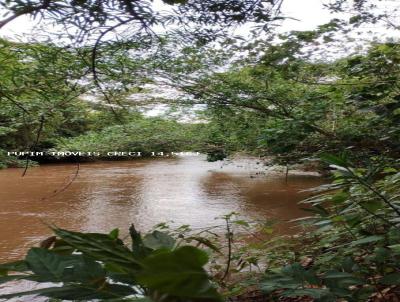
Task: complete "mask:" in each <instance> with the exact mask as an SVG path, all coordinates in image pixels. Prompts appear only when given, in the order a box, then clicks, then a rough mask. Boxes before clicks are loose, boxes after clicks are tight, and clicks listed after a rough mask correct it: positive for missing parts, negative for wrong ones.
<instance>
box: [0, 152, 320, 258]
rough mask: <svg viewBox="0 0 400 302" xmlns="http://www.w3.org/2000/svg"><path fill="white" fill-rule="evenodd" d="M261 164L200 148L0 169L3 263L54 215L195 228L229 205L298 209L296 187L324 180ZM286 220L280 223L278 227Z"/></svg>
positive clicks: (261, 210)
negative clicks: (225, 158) (210, 158)
mask: <svg viewBox="0 0 400 302" xmlns="http://www.w3.org/2000/svg"><path fill="white" fill-rule="evenodd" d="M264 170H265V167H264V166H263V165H262V164H261V163H258V162H255V161H251V162H249V161H246V160H245V161H239V162H233V163H229V164H224V163H221V162H216V163H209V162H206V161H205V160H204V158H203V157H202V156H193V157H184V158H176V159H141V160H135V161H117V162H116V161H113V162H95V163H85V164H81V165H80V168H79V173H76V172H77V166H76V165H74V164H51V165H42V166H40V167H35V168H30V169H29V170H28V173H27V175H26V176H25V177H21V174H22V169H6V170H1V171H0V205H1V208H0V263H1V262H5V261H10V260H15V259H18V258H21V257H22V256H23V255H24V254H25V253H26V251H27V249H28V248H29V247H30V246H32V245H35V244H38V242H40V241H41V240H43V239H45V238H46V237H48V236H49V235H51V232H50V231H49V229H48V227H47V226H46V224H51V223H54V224H56V225H57V226H59V227H62V228H67V229H72V230H81V231H96V232H108V231H110V230H112V229H114V228H116V227H118V228H121V230H125V231H126V230H127V228H128V227H129V225H130V224H131V223H134V224H135V225H136V227H137V228H138V229H140V230H148V229H150V228H151V227H152V226H153V225H155V224H157V223H160V222H168V221H173V223H172V224H174V225H181V224H190V225H192V226H193V227H199V228H200V227H205V226H211V225H215V224H217V223H218V222H217V221H216V220H215V219H214V218H215V217H218V216H221V215H224V214H227V213H229V212H232V211H235V212H239V213H241V214H242V215H243V216H244V217H245V218H247V219H279V220H282V221H287V220H290V219H293V218H298V217H301V216H303V215H304V214H305V213H304V212H303V211H302V210H300V209H299V207H298V206H297V205H296V203H297V202H298V201H299V200H301V199H302V198H304V197H305V193H301V192H300V191H301V190H304V189H308V188H310V187H314V186H317V185H319V184H321V183H322V180H321V179H320V178H318V177H312V176H305V175H290V176H289V179H288V182H287V183H286V182H285V177H284V176H283V175H281V174H277V173H266V174H264ZM76 174H77V175H76ZM75 176H76V177H75ZM71 180H73V182H72V183H71ZM69 183H71V184H70V185H68V184H69ZM289 227H290V224H282V226H281V228H283V229H282V230H281V231H283V232H285V231H289V230H288V228H289Z"/></svg>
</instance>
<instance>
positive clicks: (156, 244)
mask: <svg viewBox="0 0 400 302" xmlns="http://www.w3.org/2000/svg"><path fill="white" fill-rule="evenodd" d="M143 243H144V245H145V246H147V247H149V248H151V249H154V250H157V249H162V248H166V249H172V248H173V247H174V245H175V239H174V238H172V237H171V236H170V235H168V234H166V233H163V232H160V231H154V232H152V233H150V234H147V235H146V236H145V237H144V238H143Z"/></svg>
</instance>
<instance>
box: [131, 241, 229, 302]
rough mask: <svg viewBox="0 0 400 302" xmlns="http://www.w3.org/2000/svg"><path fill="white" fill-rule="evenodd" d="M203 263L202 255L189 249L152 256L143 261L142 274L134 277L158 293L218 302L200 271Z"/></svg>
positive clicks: (158, 253) (216, 296)
mask: <svg viewBox="0 0 400 302" xmlns="http://www.w3.org/2000/svg"><path fill="white" fill-rule="evenodd" d="M207 261H208V257H207V254H206V253H205V252H203V251H201V250H199V249H197V248H195V247H191V246H185V247H181V248H179V249H177V250H174V251H167V250H164V251H161V252H156V253H154V254H153V255H151V256H149V257H147V258H146V259H145V260H144V263H143V264H144V270H143V271H142V272H140V273H139V274H138V276H137V280H138V282H139V283H140V284H141V285H143V286H145V287H147V288H150V289H152V290H157V291H158V292H161V293H166V294H170V295H174V296H180V297H186V298H201V299H205V298H206V299H208V300H209V301H220V299H221V298H220V296H219V295H218V293H217V291H216V290H215V289H214V287H213V286H212V284H211V282H210V280H209V279H208V275H207V273H206V271H205V270H204V269H203V266H204V265H205V264H206V263H207Z"/></svg>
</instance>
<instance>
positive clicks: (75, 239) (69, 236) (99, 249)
mask: <svg viewBox="0 0 400 302" xmlns="http://www.w3.org/2000/svg"><path fill="white" fill-rule="evenodd" d="M54 232H55V233H56V234H57V235H58V236H59V237H61V238H62V239H63V240H64V241H65V242H67V243H68V244H70V245H71V246H73V247H74V248H76V249H77V250H79V251H80V252H82V253H84V254H85V255H87V256H89V257H92V258H94V259H96V260H98V261H103V262H105V263H107V262H110V263H114V264H118V265H120V266H121V267H124V268H126V269H128V270H137V269H139V268H140V261H139V260H138V259H137V258H136V257H135V256H134V254H133V253H132V251H131V250H129V249H128V248H127V247H126V246H125V245H123V243H122V242H121V241H120V240H119V239H114V238H112V237H110V236H109V235H107V234H100V233H79V232H71V231H67V230H63V229H54Z"/></svg>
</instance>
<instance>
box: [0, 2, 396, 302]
mask: <svg viewBox="0 0 400 302" xmlns="http://www.w3.org/2000/svg"><path fill="white" fill-rule="evenodd" d="M0 5H1V7H2V8H3V9H4V10H6V11H7V12H8V13H9V14H8V15H7V16H5V17H4V19H3V21H0V28H2V27H3V26H6V25H7V24H9V23H10V24H11V23H12V22H14V21H13V20H14V19H16V18H17V17H20V16H22V15H29V16H32V17H36V18H39V19H40V20H41V22H42V23H43V24H44V26H45V27H44V28H46V26H47V27H49V25H48V24H53V23H55V24H57V25H56V26H61V27H63V28H64V31H62V32H57V33H56V34H55V33H52V32H48V33H46V37H47V39H46V40H43V41H42V40H40V39H37V40H35V39H33V38H32V39H31V40H30V41H23V40H21V41H15V40H11V39H6V38H2V39H1V40H0V61H1V69H0V167H2V168H6V167H22V168H23V167H26V168H28V166H31V165H37V164H41V162H46V161H57V160H65V159H63V158H61V157H58V156H54V155H53V156H51V155H48V156H46V157H35V156H10V155H9V154H8V152H62V151H82V152H100V153H102V154H105V153H106V152H108V151H133V152H134V151H136V152H143V154H144V155H149V154H150V153H151V152H176V151H196V152H201V153H205V154H207V156H208V157H207V158H208V160H209V161H216V160H222V159H224V158H226V157H229V156H231V155H234V154H236V153H241V154H248V155H253V156H258V157H262V158H263V157H268V158H270V159H271V160H272V163H273V164H279V165H284V166H287V167H290V166H291V165H297V164H302V166H303V167H308V169H310V168H311V169H313V170H315V171H319V172H321V173H322V174H324V175H327V177H329V180H330V183H329V184H326V185H323V186H321V187H318V188H315V189H314V190H313V192H312V193H313V195H312V196H311V197H310V198H308V199H306V200H304V201H303V202H302V203H303V205H302V206H303V207H305V208H306V209H305V210H306V211H308V212H309V213H310V217H307V219H302V220H300V221H298V223H299V224H301V225H302V228H303V230H304V231H303V232H302V233H301V234H299V235H298V236H294V237H291V238H287V237H275V238H273V239H266V238H269V237H268V236H265V235H268V234H269V232H270V231H271V229H270V227H269V226H267V225H265V224H260V223H255V222H247V221H243V220H241V219H239V218H237V215H236V214H235V213H231V214H227V215H226V216H224V217H222V221H223V223H224V227H225V231H224V236H222V237H221V236H214V235H213V234H212V232H209V233H201V234H197V233H196V232H195V231H193V230H191V229H190V228H189V227H182V228H178V229H172V228H168V227H166V226H165V225H159V226H156V228H155V230H154V231H152V232H151V233H149V234H146V235H143V236H142V235H141V234H140V233H139V232H138V231H137V230H136V229H135V227H134V226H131V228H130V237H131V238H130V240H127V241H129V242H128V243H124V242H123V241H122V239H120V238H119V232H118V230H113V231H111V232H110V233H109V234H97V233H96V234H95V233H78V232H72V231H67V230H64V229H60V228H57V227H55V226H52V229H53V230H54V232H55V236H54V237H51V238H49V239H48V240H47V241H45V242H44V243H43V244H42V246H41V247H40V248H39V247H37V248H36V247H34V248H32V249H30V251H29V253H28V254H27V256H26V258H25V259H24V260H21V261H18V262H13V263H6V264H2V265H0V283H3V282H8V281H12V280H31V281H36V282H44V283H46V285H47V284H48V282H55V283H61V284H62V286H55V287H45V288H42V289H38V290H35V291H31V292H24V293H15V294H8V295H1V293H0V299H1V298H4V299H9V298H12V297H18V296H23V295H29V294H39V295H42V296H44V297H48V298H49V299H53V300H51V301H56V300H54V299H60V301H61V300H73V301H89V300H94V299H100V300H102V301H103V300H104V301H137V300H141V301H149V302H150V301H153V302H161V301H222V300H227V301H235V299H236V300H243V301H398V299H399V297H400V199H399V196H400V172H399V169H400V160H399V155H400V86H399V83H400V44H399V43H398V35H397V36H396V33H397V34H398V33H399V25H397V24H396V18H394V17H393V15H390V14H389V13H391V12H387V11H385V10H384V9H383V6H382V4H381V1H373V0H370V1H365V0H364V1H346V0H338V1H331V2H330V3H329V5H327V8H326V9H328V10H330V11H331V12H332V14H333V13H339V12H342V13H346V14H344V15H345V16H346V18H343V19H338V18H337V19H332V20H331V21H330V22H329V23H327V24H323V25H320V26H319V27H318V28H316V29H315V30H310V31H289V32H285V33H282V32H279V31H278V30H277V28H279V22H281V21H282V20H284V19H285V18H286V16H284V15H283V14H282V12H281V10H280V8H281V5H282V1H255V0H246V1H235V0H226V1H214V0H207V1H201V2H196V1H191V0H187V1H185V0H183V1H182V0H181V1H169V0H168V1H167V0H164V1H163V4H162V6H163V9H164V10H163V11H157V9H154V8H153V4H152V1H145V0H143V1H142V0H140V1H129V0H128V1H125V0H115V1H114V0H110V1H94V0H93V1H91V0H88V1H86V0H83V1H75V0H74V1H58V0H56V1H47V0H42V1H25V0H24V1H0ZM246 24H247V25H248V24H251V25H252V29H251V30H249V29H248V28H247V29H246V30H248V31H249V33H248V34H246V35H247V36H244V35H240V34H233V30H232V28H234V27H240V26H244V25H246ZM366 24H368V25H371V24H372V25H373V26H381V27H382V28H383V29H382V30H387V31H388V32H389V30H390V32H393V33H394V34H393V37H390V38H387V39H378V38H379V37H378V38H377V39H373V38H372V37H371V38H370V39H367V41H363V42H362V43H358V42H359V41H358V40H357V38H354V35H356V36H357V35H360V34H359V33H358V30H359V29H360V28H362V27H363V26H364V25H366ZM162 26H164V29H162V30H161V29H160V27H162ZM42 30H43V29H42ZM360 40H361V38H360ZM347 46H348V49H347V48H346V47H347ZM160 91H161V93H160ZM154 108H156V111H159V112H162V113H160V114H158V115H157V116H151V115H150V114H148V112H149V110H151V109H154ZM161 108H164V109H165V108H167V109H166V110H164V109H161ZM102 158H103V157H102V156H100V159H102ZM71 160H74V161H76V160H93V158H90V157H87V158H80V159H77V158H73V159H71ZM127 228H129V226H127ZM249 233H250V234H252V235H251V236H250V237H251V238H252V237H255V238H258V239H257V240H256V242H253V239H254V238H253V239H249V238H248V235H247V237H246V236H245V235H243V234H249ZM233 238H235V240H237V241H239V242H241V244H240V246H239V247H237V246H235V247H233V246H232V241H233ZM260 238H261V239H260ZM257 299H261V300H257Z"/></svg>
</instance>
